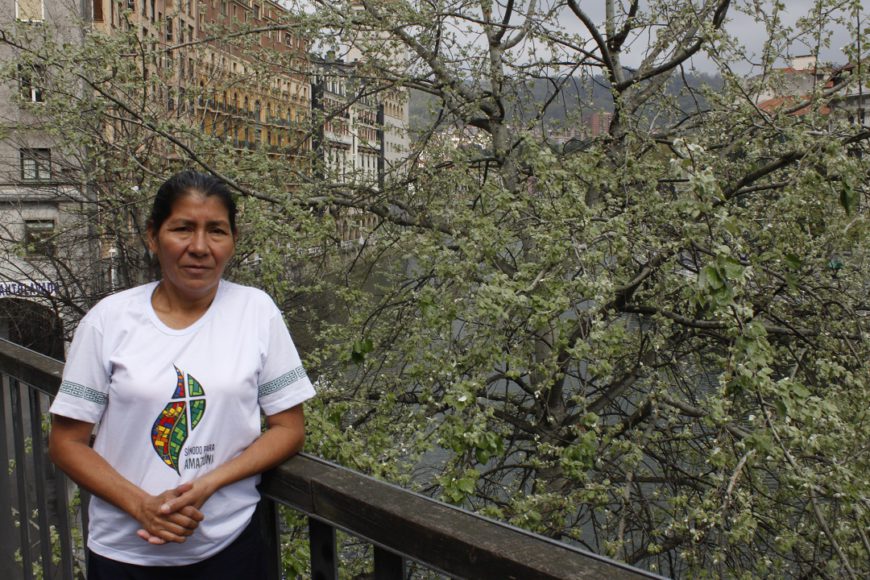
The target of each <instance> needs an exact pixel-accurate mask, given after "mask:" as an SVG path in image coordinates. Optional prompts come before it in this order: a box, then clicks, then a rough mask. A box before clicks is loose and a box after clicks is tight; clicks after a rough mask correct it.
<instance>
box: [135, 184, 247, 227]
mask: <svg viewBox="0 0 870 580" xmlns="http://www.w3.org/2000/svg"><path fill="white" fill-rule="evenodd" d="M191 193H200V194H202V195H204V196H206V197H209V196H212V195H214V196H217V198H218V199H220V200H221V202H222V203H223V204H224V207H226V208H227V215H228V216H229V220H230V229H231V230H232V231H233V233H234V234H235V233H236V231H237V230H236V201H235V200H234V199H233V194H232V193H231V192H230V188H229V187H227V184H226V183H224V181H223V180H221V179H218V178H217V177H215V176H214V175H209V174H208V173H199V172H197V171H193V170H190V169H186V170H184V171H179V172H178V173H176V174H175V175H173V176H172V177H170V178H169V179H167V180H166V181H164V182H163V185H161V186H160V189H158V190H157V195H156V196H155V197H154V205H152V206H151V216H150V217H149V218H148V229H150V230H151V231H152V232H154V233H155V234H156V233H157V232H158V231H159V230H160V226H162V225H163V222H165V221H166V218H168V217H169V216H170V215H171V214H172V206H173V205H174V204H175V202H176V201H178V200H179V199H180V198H182V197H184V196H185V195H188V194H191Z"/></svg>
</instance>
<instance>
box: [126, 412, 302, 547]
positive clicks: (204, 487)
mask: <svg viewBox="0 0 870 580" xmlns="http://www.w3.org/2000/svg"><path fill="white" fill-rule="evenodd" d="M266 425H267V429H266V431H265V432H264V433H263V434H261V435H260V436H259V437H258V438H257V439H256V440H255V441H254V442H253V443H251V445H249V446H248V448H247V449H245V450H244V451H242V452H241V453H240V454H239V455H237V456H236V457H234V458H233V459H231V460H229V461H227V462H226V463H224V464H222V465H219V466H218V467H216V468H215V469H213V470H212V471H209V472H208V473H206V474H205V475H203V476H202V477H199V478H197V479H195V480H193V481H191V482H190V483H189V484H187V485H189V486H190V489H187V490H182V489H181V488H176V489H175V490H174V491H176V492H178V494H179V495H178V496H177V497H175V498H172V499H170V500H169V501H167V502H166V503H165V504H163V505H162V506H161V508H160V512H161V513H163V514H167V515H168V514H172V513H178V512H179V511H182V512H183V510H184V509H185V508H187V507H194V508H196V509H197V510H199V508H201V507H202V505H203V504H204V503H205V502H206V500H208V498H210V497H211V496H212V494H214V493H215V492H216V491H217V490H219V489H220V488H222V487H224V486H227V485H229V484H231V483H235V482H237V481H239V480H242V479H245V478H246V477H250V476H252V475H256V474H258V473H262V472H264V471H266V470H268V469H271V468H272V467H275V466H276V465H278V464H279V463H281V462H283V461H284V460H285V459H288V458H289V457H290V456H292V455H294V454H295V453H297V452H299V451H300V450H301V449H302V445H303V444H304V443H305V415H304V414H303V411H302V404H301V403H300V404H298V405H296V406H295V407H292V408H290V409H287V410H286V411H281V412H280V413H276V414H274V415H269V416H268V417H266ZM143 537H144V536H143Z"/></svg>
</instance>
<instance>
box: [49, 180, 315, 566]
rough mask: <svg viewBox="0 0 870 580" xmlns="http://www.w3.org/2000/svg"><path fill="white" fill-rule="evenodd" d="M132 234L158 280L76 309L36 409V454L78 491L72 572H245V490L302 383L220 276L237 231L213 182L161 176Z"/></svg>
mask: <svg viewBox="0 0 870 580" xmlns="http://www.w3.org/2000/svg"><path fill="white" fill-rule="evenodd" d="M147 233H148V245H149V248H150V250H151V251H152V252H153V253H154V254H155V255H156V256H157V258H158V260H159V262H160V268H161V273H162V278H161V280H160V281H159V282H152V283H150V284H145V285H143V286H139V287H137V288H132V289H130V290H126V291H123V292H120V293H118V294H115V295H113V296H109V297H108V298H105V299H104V300H102V301H100V302H99V303H98V304H97V305H96V306H95V307H94V308H93V309H92V310H91V311H90V312H88V314H87V315H86V316H85V317H84V318H83V319H82V321H81V323H80V324H79V327H78V329H77V330H76V334H75V338H74V339H73V342H72V346H71V347H70V351H69V355H68V358H67V363H66V366H65V368H64V373H63V381H62V384H61V387H60V390H59V392H58V396H57V398H56V399H55V401H54V403H53V404H52V407H51V409H50V410H51V413H52V414H53V421H52V429H51V436H50V452H51V457H52V459H53V460H54V462H55V463H56V464H57V465H58V466H59V467H60V468H61V469H62V470H63V471H65V472H66V473H67V474H68V475H69V476H70V477H71V478H72V479H73V480H74V481H75V482H76V483H78V484H79V485H80V486H81V487H83V488H84V489H87V490H88V491H90V492H91V493H92V494H93V496H94V497H93V499H92V500H91V503H90V508H89V516H90V529H89V537H88V577H89V578H90V579H91V580H100V579H102V578H111V579H112V580H119V579H122V578H160V579H161V580H164V579H165V578H176V577H178V578H208V579H209V580H212V579H217V578H234V579H237V578H257V577H261V576H262V572H261V571H259V572H258V568H257V567H258V566H262V562H263V558H262V557H260V553H259V548H258V544H257V542H256V534H255V530H253V529H252V525H251V523H250V522H251V515H252V513H253V511H254V507H255V505H256V503H257V501H258V499H259V495H258V493H257V490H256V487H255V486H256V484H257V483H258V481H259V474H260V473H261V472H263V471H264V470H267V469H269V468H271V467H273V466H275V465H277V464H279V463H281V462H282V461H284V460H285V459H287V458H288V457H290V456H291V455H293V454H294V453H296V452H297V451H299V450H300V449H301V448H302V444H303V441H304V418H303V413H302V403H303V401H305V400H306V399H308V398H310V397H312V396H313V395H314V389H313V388H312V386H311V383H310V381H309V380H308V378H307V376H306V374H305V371H304V369H303V368H302V366H301V363H300V360H299V356H298V355H297V353H296V349H295V347H294V346H293V342H292V340H291V338H290V335H289V333H288V332H287V328H286V326H285V325H284V321H283V318H282V316H281V313H280V311H279V310H278V308H277V307H276V306H275V304H274V303H273V302H272V300H271V299H270V298H269V297H268V296H267V295H266V294H265V293H263V292H261V291H259V290H256V289H253V288H248V287H245V286H240V285H237V284H233V283H230V282H227V281H225V280H222V279H221V276H222V274H223V271H224V267H225V266H226V264H227V261H228V260H229V259H230V258H231V257H232V255H233V251H234V249H235V242H236V239H237V237H238V232H237V230H236V206H235V203H234V201H233V199H232V196H231V194H230V192H229V190H228V189H227V187H226V185H225V184H224V183H223V182H221V181H220V180H218V179H216V178H214V177H211V176H208V175H205V174H201V173H195V172H192V171H184V172H181V173H179V174H177V175H175V176H173V177H171V178H170V179H169V180H168V181H166V183H164V184H163V185H162V186H161V187H160V189H159V191H158V192H157V196H156V198H155V200H154V206H153V209H152V212H151V216H150V219H149V221H148V232H147ZM261 410H262V412H263V413H264V414H265V415H266V424H267V427H268V428H267V430H266V431H265V432H263V433H262V434H261V428H260V426H261V423H260V411H261ZM96 424H99V428H98V430H97V433H96V439H95V440H94V443H93V447H91V446H90V444H89V443H90V438H91V433H92V431H93V429H94V425H96Z"/></svg>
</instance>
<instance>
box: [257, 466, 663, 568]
mask: <svg viewBox="0 0 870 580" xmlns="http://www.w3.org/2000/svg"><path fill="white" fill-rule="evenodd" d="M260 492H261V493H262V494H263V495H264V496H265V497H268V498H269V499H272V500H274V501H277V502H280V503H283V504H285V505H289V506H291V507H293V508H295V509H297V510H299V511H301V512H303V513H305V514H307V515H309V516H311V517H314V518H317V519H319V520H321V521H324V522H326V523H328V524H330V525H332V526H335V527H337V528H340V529H343V530H345V531H348V532H350V533H352V534H354V535H358V536H362V537H363V538H365V539H366V540H368V541H370V542H372V543H374V544H376V545H380V546H382V547H384V548H385V549H387V550H390V551H393V552H396V553H398V554H401V555H403V556H405V557H407V558H410V559H412V560H415V561H418V562H421V563H423V564H425V565H427V566H432V567H434V568H436V569H438V570H440V571H442V572H444V573H447V574H449V575H452V576H457V577H460V578H523V579H530V580H531V579H534V578H618V579H620V580H622V579H634V578H662V576H659V575H656V574H653V573H651V572H647V571H645V570H640V569H638V568H634V567H632V566H629V565H628V564H624V563H621V562H616V561H614V560H611V559H609V558H606V557H604V556H601V555H599V554H595V553H592V552H588V551H585V550H582V549H580V548H576V547H574V546H571V545H568V544H565V543H562V542H558V541H556V540H553V539H551V538H547V537H544V536H540V535H537V534H533V533H531V532H528V531H526V530H523V529H520V528H517V527H514V526H511V525H508V524H505V523H503V522H499V521H496V520H492V519H489V518H486V517H484V516H480V515H478V514H475V513H472V512H469V511H466V510H464V509H462V508H459V507H456V506H452V505H449V504H446V503H443V502H440V501H438V500H435V499H432V498H430V497H426V496H424V495H421V494H418V493H415V492H413V491H409V490H407V489H405V488H402V487H399V486H397V485H393V484H390V483H386V482H384V481H380V480H378V479H375V478H373V477H370V476H367V475H364V474H362V473H359V472H356V471H353V470H351V469H348V468H345V467H342V466H340V465H336V464H334V463H331V462H329V461H326V460H324V459H321V458H319V457H314V456H311V455H308V454H305V453H302V454H299V455H297V456H296V457H293V458H291V459H290V460H288V461H286V462H284V463H283V464H281V465H279V466H278V467H276V468H275V469H273V470H271V471H270V472H268V473H266V474H264V475H263V481H262V483H261V484H260Z"/></svg>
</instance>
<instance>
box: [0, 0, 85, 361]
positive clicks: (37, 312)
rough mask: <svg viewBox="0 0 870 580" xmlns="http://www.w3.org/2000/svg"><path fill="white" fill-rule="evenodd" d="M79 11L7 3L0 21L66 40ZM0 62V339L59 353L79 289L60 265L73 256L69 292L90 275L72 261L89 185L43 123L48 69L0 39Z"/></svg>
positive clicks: (60, 3)
mask: <svg viewBox="0 0 870 580" xmlns="http://www.w3.org/2000/svg"><path fill="white" fill-rule="evenodd" d="M87 9H88V7H87V6H85V7H84V8H83V7H82V6H81V5H80V4H79V3H76V2H68V1H65V0H13V1H11V2H7V3H4V4H3V5H2V6H0V26H2V28H3V29H4V31H7V33H8V34H10V35H11V34H14V35H15V36H16V37H17V38H32V39H34V41H35V42H39V39H40V37H41V35H42V31H43V28H44V26H45V24H46V22H51V23H53V24H52V26H53V34H55V35H56V38H57V40H58V41H59V42H63V43H67V44H69V45H75V44H76V43H79V42H80V41H81V38H82V36H81V28H80V23H81V22H82V21H83V20H86V19H87V18H89V13H83V12H82V10H87ZM0 62H2V63H5V64H6V65H7V66H12V67H15V68H14V71H15V73H16V74H15V75H14V76H15V77H16V80H15V82H12V83H6V84H2V85H0V338H6V339H10V340H14V341H16V342H19V343H21V344H23V345H25V346H28V347H30V348H33V349H35V350H38V351H41V352H45V353H47V354H50V355H52V356H56V357H62V356H63V341H64V334H63V323H62V319H63V318H64V317H65V316H67V315H68V314H69V312H70V307H71V302H70V299H71V298H72V297H73V296H74V295H75V293H76V292H78V290H77V289H76V286H75V285H73V284H72V283H71V282H72V278H73V275H72V273H71V272H70V271H69V270H67V269H65V268H63V267H60V265H61V264H62V263H63V262H67V261H70V260H72V261H80V262H81V268H80V269H79V271H77V272H75V281H76V283H77V284H78V285H79V286H78V289H81V286H82V285H85V286H87V285H90V284H91V283H92V282H93V280H94V275H95V272H93V271H92V270H91V261H89V260H84V259H81V260H79V259H80V258H84V257H85V256H86V255H87V254H88V253H89V252H90V251H92V249H93V248H91V247H89V246H88V243H87V239H88V231H87V230H88V226H87V221H86V220H81V219H80V218H81V217H82V216H83V215H84V214H86V212H87V211H88V205H89V199H88V190H87V188H86V187H83V186H82V184H81V183H78V182H77V179H76V176H77V175H78V172H77V171H76V160H75V157H74V156H71V155H70V154H69V152H70V148H69V147H62V145H65V144H63V143H61V142H59V141H58V137H57V136H56V133H55V132H52V131H50V130H49V129H50V128H49V127H46V125H45V124H44V123H43V119H42V115H41V113H42V108H43V107H44V105H45V100H46V96H47V94H48V92H49V91H51V90H52V84H51V78H50V75H49V71H47V70H46V67H45V66H44V65H43V64H42V63H40V62H38V61H36V60H34V59H31V58H29V55H28V54H27V53H26V52H25V51H22V50H20V49H18V48H16V47H15V46H14V44H12V43H0ZM65 90H68V91H70V90H71V91H75V90H76V87H65Z"/></svg>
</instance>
